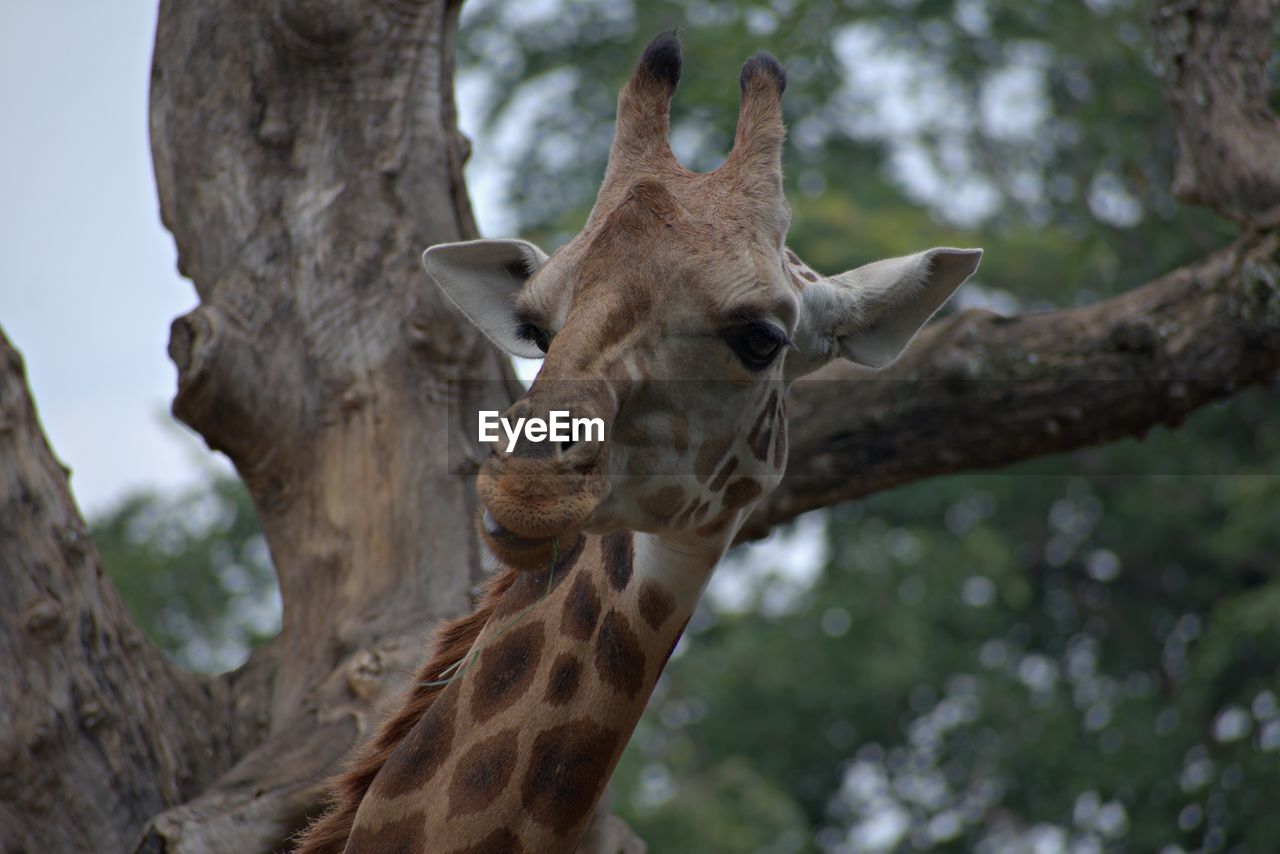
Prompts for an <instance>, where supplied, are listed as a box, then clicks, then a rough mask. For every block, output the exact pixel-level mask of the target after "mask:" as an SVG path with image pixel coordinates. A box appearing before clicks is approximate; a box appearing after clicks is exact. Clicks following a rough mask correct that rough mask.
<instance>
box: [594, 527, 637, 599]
mask: <svg viewBox="0 0 1280 854" xmlns="http://www.w3.org/2000/svg"><path fill="white" fill-rule="evenodd" d="M600 546H601V548H602V549H603V552H604V574H605V577H607V578H608V579H609V583H610V584H612V585H613V589H614V590H617V591H619V592H621V591H623V590H626V589H627V584H629V583H630V582H631V562H632V556H633V554H632V552H633V547H634V544H633V542H632V535H631V532H630V531H611V532H610V533H608V534H605V535H604V538H603V539H602V540H601V541H600Z"/></svg>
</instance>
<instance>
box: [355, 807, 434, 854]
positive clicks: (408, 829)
mask: <svg viewBox="0 0 1280 854" xmlns="http://www.w3.org/2000/svg"><path fill="white" fill-rule="evenodd" d="M427 847H428V846H427V836H426V817H425V816H424V815H423V814H422V813H420V812H415V813H413V814H412V815H407V816H405V817H404V818H399V819H392V820H391V821H384V822H383V823H382V824H380V825H378V826H377V827H376V828H371V827H370V826H369V825H368V824H361V825H359V826H357V827H355V828H354V829H353V830H352V831H351V838H350V839H348V840H347V847H346V850H347V851H352V852H363V851H378V852H383V851H385V852H388V854H416V852H419V851H426V850H427Z"/></svg>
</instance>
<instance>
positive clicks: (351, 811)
mask: <svg viewBox="0 0 1280 854" xmlns="http://www.w3.org/2000/svg"><path fill="white" fill-rule="evenodd" d="M521 574H522V573H520V572H519V571H518V570H514V569H506V570H504V571H502V572H499V573H497V574H495V575H493V576H492V577H491V578H490V579H489V581H488V582H486V584H485V588H484V593H483V595H482V596H481V598H480V604H479V605H478V606H477V607H476V609H475V611H473V612H472V613H470V614H467V615H466V616H463V617H458V618H457V619H454V620H449V621H447V622H444V623H441V624H440V626H439V627H438V628H437V629H436V631H435V635H434V637H433V649H434V652H433V654H432V655H431V657H430V658H429V659H428V660H427V662H426V663H425V664H423V665H422V666H421V667H420V668H419V669H418V672H417V675H416V676H415V678H414V680H413V687H411V688H410V689H409V690H408V691H406V692H405V695H404V698H403V699H402V700H401V702H400V705H399V707H398V708H397V709H396V711H395V713H394V714H392V715H391V716H390V717H389V718H387V719H386V720H385V721H383V723H382V725H381V726H380V727H379V728H378V731H377V733H375V734H374V736H373V737H372V738H370V739H369V740H368V741H366V742H364V744H362V745H361V746H360V747H358V748H356V750H354V751H352V755H351V758H350V759H348V761H347V767H346V769H345V770H344V771H343V772H342V773H341V774H338V775H337V776H335V777H334V778H333V779H331V780H330V781H329V784H328V786H327V787H326V788H327V789H328V791H329V803H328V806H327V807H326V809H325V812H324V813H323V814H322V815H321V816H320V817H319V818H317V819H316V820H315V821H313V822H312V823H311V824H310V825H309V826H308V827H307V828H305V829H304V830H302V831H301V832H300V833H299V834H298V836H297V839H296V848H295V849H294V850H295V851H296V852H297V854H342V851H343V849H345V848H346V845H347V838H348V837H349V836H350V835H351V829H352V827H353V825H354V824H355V819H356V811H357V810H358V809H359V808H360V801H361V800H363V799H364V796H365V793H366V792H368V791H369V787H370V786H371V785H372V784H373V779H374V777H376V776H378V772H379V771H380V770H381V769H382V766H383V765H384V764H386V762H387V760H388V759H389V758H390V757H391V754H392V752H394V751H395V749H396V747H397V746H398V745H399V744H400V742H401V741H403V740H404V739H405V737H406V736H407V735H408V734H409V733H410V732H411V731H412V730H413V728H414V726H416V725H417V723H418V721H419V720H421V718H422V716H423V715H425V714H426V713H427V710H428V709H430V708H431V706H432V704H433V703H435V701H436V699H437V698H439V696H440V695H441V694H442V693H444V690H445V688H446V687H448V680H447V679H446V677H447V676H448V674H449V673H451V672H453V671H452V668H454V667H455V665H457V664H458V663H459V662H460V661H462V659H463V657H464V656H466V654H467V653H468V652H469V651H470V650H471V647H472V646H473V645H474V644H475V641H476V638H477V637H479V635H480V631H481V629H483V628H484V626H485V624H486V623H487V622H489V618H490V616H492V614H493V609H494V608H495V607H496V606H497V604H498V602H499V601H500V600H501V599H502V596H503V594H504V593H506V592H507V590H508V589H509V588H510V587H511V585H512V584H513V583H514V582H515V580H516V579H517V578H518V577H519V576H520V575H521Z"/></svg>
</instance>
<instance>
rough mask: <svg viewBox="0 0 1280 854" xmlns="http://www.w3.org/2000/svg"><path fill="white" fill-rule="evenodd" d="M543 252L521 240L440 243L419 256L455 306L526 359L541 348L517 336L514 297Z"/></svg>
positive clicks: (538, 354) (501, 344) (504, 346)
mask: <svg viewBox="0 0 1280 854" xmlns="http://www.w3.org/2000/svg"><path fill="white" fill-rule="evenodd" d="M546 261H547V255H546V253H545V252H543V251H542V250H541V249H539V248H538V247H536V246H534V245H533V244H532V243H526V242H525V241H523V240H469V241H467V242H465V243H441V244H439V245H436V246H432V247H431V248H430V249H428V250H427V251H426V252H424V253H423V254H422V263H423V265H424V266H425V267H426V268H427V272H428V273H430V274H431V278H432V279H434V280H435V283H436V284H437V285H439V286H440V290H442V291H444V293H445V296H447V297H448V298H449V301H450V302H452V303H453V304H454V305H455V306H457V307H458V310H459V311H461V312H462V313H463V314H465V315H466V316H467V319H468V320H470V321H471V322H472V323H474V324H475V325H476V326H478V327H479V328H480V331H481V332H483V333H484V334H485V335H487V336H488V337H489V340H490V341H492V342H493V343H494V344H497V345H498V346H499V347H501V348H502V349H503V350H506V351H507V352H508V353H511V354H512V355H514V356H523V357H524V358H526V359H541V358H542V355H543V354H542V351H541V350H539V349H538V348H537V347H536V346H535V345H534V344H533V342H532V341H527V340H525V339H524V338H523V337H521V336H520V334H519V331H520V319H519V318H518V317H517V316H516V312H515V306H514V304H513V299H514V297H515V295H516V293H518V292H519V290H520V289H521V288H523V287H524V286H525V283H526V282H528V281H529V277H530V276H532V275H533V274H534V272H536V271H537V269H538V268H539V267H541V266H542V265H543V264H545V263H546Z"/></svg>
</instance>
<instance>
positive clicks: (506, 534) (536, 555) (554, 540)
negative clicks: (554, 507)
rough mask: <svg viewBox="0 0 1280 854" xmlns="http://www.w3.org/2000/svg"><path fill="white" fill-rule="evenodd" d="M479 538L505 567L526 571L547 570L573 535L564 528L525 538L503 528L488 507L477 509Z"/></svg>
mask: <svg viewBox="0 0 1280 854" xmlns="http://www.w3.org/2000/svg"><path fill="white" fill-rule="evenodd" d="M476 528H477V530H478V531H479V533H480V539H481V540H482V541H483V542H484V544H485V546H486V547H488V549H489V552H490V553H491V554H492V555H493V556H494V557H495V558H497V559H498V561H499V562H500V563H502V564H503V565H504V566H508V567H511V568H512V569H519V570H523V571H527V572H537V571H540V570H546V569H548V568H549V567H550V566H551V565H552V563H553V561H554V560H555V558H556V553H557V551H558V550H559V549H560V548H561V546H563V544H564V543H567V542H569V541H570V540H572V539H573V538H574V536H576V534H577V532H576V531H566V532H564V533H561V534H555V535H553V536H550V537H524V536H521V535H520V534H517V533H514V532H513V531H510V530H508V529H506V528H504V527H503V526H502V525H501V524H500V523H499V522H498V520H497V519H495V518H494V517H493V514H492V513H490V512H489V511H488V510H484V509H482V510H480V512H479V517H478V519H477V521H476Z"/></svg>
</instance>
